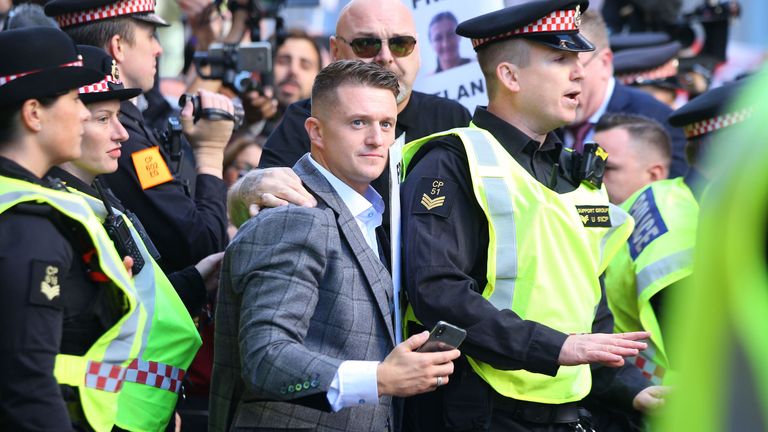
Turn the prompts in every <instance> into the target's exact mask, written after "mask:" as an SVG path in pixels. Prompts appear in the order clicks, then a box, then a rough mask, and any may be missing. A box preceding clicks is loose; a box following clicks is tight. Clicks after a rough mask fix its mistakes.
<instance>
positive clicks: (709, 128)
mask: <svg viewBox="0 0 768 432" xmlns="http://www.w3.org/2000/svg"><path fill="white" fill-rule="evenodd" d="M753 111H754V108H751V107H750V108H745V109H743V110H741V111H736V112H733V113H728V114H723V115H720V116H717V117H715V118H711V119H709V120H702V121H700V122H696V123H693V124H689V125H687V126H685V127H683V132H685V137H686V138H693V137H697V136H701V135H705V134H708V133H710V132H714V131H716V130H718V129H722V128H724V127H728V126H733V125H735V124H737V123H741V122H743V121H744V120H746V119H748V118H749V117H750V116H751V115H752V112H753Z"/></svg>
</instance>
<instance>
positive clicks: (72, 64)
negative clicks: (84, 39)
mask: <svg viewBox="0 0 768 432" xmlns="http://www.w3.org/2000/svg"><path fill="white" fill-rule="evenodd" d="M78 57H79V56H78ZM63 67H83V60H82V58H80V59H78V60H76V61H73V62H70V63H64V64H61V65H58V66H55V67H54V68H51V69H55V68H63ZM43 70H44V69H35V70H31V71H27V72H19V73H15V74H13V75H6V76H0V86H3V85H6V84H8V83H9V82H11V81H13V80H16V79H19V78H21V77H25V76H27V75H32V74H35V73H38V72H42V71H43Z"/></svg>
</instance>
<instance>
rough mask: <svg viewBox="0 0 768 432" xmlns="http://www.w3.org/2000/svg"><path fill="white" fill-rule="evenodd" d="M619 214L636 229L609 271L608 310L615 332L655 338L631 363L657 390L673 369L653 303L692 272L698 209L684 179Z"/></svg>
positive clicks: (649, 190)
mask: <svg viewBox="0 0 768 432" xmlns="http://www.w3.org/2000/svg"><path fill="white" fill-rule="evenodd" d="M621 208H623V209H624V210H626V211H628V212H629V214H630V215H632V217H633V218H634V219H635V229H634V230H633V232H632V235H631V236H630V237H629V240H628V241H627V243H626V244H625V245H624V246H623V247H622V249H621V250H620V251H619V253H618V254H617V255H616V257H615V258H614V259H613V260H612V261H611V263H610V264H609V265H608V270H607V271H606V274H605V290H606V295H607V296H608V306H609V307H610V308H611V311H612V312H613V317H614V320H615V329H616V332H630V331H639V330H645V331H648V332H650V333H651V339H650V341H649V342H650V343H649V345H648V349H646V350H644V351H641V352H640V355H639V356H637V357H634V358H632V359H627V360H629V361H631V362H634V363H635V364H636V365H637V366H638V367H639V368H640V369H641V370H642V371H643V374H644V375H645V376H646V377H647V378H648V379H650V380H651V381H652V382H653V383H654V384H657V385H658V384H662V383H663V382H664V381H665V377H668V375H669V373H670V370H669V369H670V363H669V357H668V354H667V350H666V349H665V347H664V338H663V335H662V332H661V328H660V327H659V321H658V319H657V317H656V314H655V312H654V310H653V307H652V306H651V298H652V297H653V296H654V295H656V294H658V293H659V292H660V291H661V290H663V289H664V288H666V287H668V286H670V285H672V284H673V283H675V282H678V281H679V280H681V279H683V278H685V277H686V276H689V275H690V274H691V272H692V271H693V248H694V245H695V243H696V225H697V220H698V215H699V204H698V202H696V198H695V197H694V196H693V193H692V192H691V190H690V189H689V188H688V186H687V185H686V184H685V182H684V181H683V178H682V177H680V178H676V179H670V180H662V181H657V182H654V183H651V184H650V185H648V186H646V187H644V188H641V189H640V190H638V191H637V192H635V193H634V194H633V195H632V196H630V197H629V199H627V200H626V201H625V202H623V203H622V204H621Z"/></svg>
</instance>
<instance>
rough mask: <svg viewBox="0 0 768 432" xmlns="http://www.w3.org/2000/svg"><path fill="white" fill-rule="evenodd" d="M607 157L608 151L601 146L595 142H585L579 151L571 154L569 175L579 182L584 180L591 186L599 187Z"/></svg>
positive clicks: (601, 183)
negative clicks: (571, 170)
mask: <svg viewBox="0 0 768 432" xmlns="http://www.w3.org/2000/svg"><path fill="white" fill-rule="evenodd" d="M607 159H608V152H606V151H605V150H603V148H602V147H600V146H599V145H598V144H597V143H595V142H586V143H584V150H583V151H582V152H581V153H574V154H573V172H572V173H571V175H572V176H573V178H574V179H575V180H576V181H577V182H579V183H582V182H586V183H587V184H588V185H590V186H591V187H593V188H595V189H600V188H601V187H602V185H603V175H604V174H605V161H606V160H607Z"/></svg>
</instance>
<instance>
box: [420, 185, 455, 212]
mask: <svg viewBox="0 0 768 432" xmlns="http://www.w3.org/2000/svg"><path fill="white" fill-rule="evenodd" d="M456 186H457V185H456V183H454V182H452V181H449V180H443V179H440V178H436V177H422V178H421V180H419V184H418V185H417V186H416V195H415V196H414V203H413V211H412V213H413V214H434V215H438V216H442V217H448V216H449V215H450V214H451V209H452V208H453V203H454V202H455V200H456Z"/></svg>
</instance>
